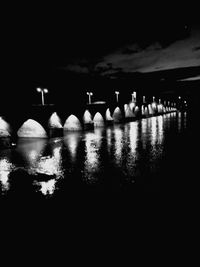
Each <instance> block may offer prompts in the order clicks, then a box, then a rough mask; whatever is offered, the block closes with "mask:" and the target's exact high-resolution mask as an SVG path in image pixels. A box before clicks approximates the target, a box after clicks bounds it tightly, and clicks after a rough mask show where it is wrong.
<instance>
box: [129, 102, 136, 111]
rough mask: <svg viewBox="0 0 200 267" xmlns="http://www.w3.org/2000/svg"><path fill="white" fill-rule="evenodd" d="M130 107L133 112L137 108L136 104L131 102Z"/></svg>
mask: <svg viewBox="0 0 200 267" xmlns="http://www.w3.org/2000/svg"><path fill="white" fill-rule="evenodd" d="M129 107H130V109H131V110H133V109H134V108H135V103H133V102H131V103H130V104H129Z"/></svg>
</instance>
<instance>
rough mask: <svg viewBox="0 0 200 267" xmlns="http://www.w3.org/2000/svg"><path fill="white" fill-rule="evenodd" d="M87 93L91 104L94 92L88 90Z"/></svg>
mask: <svg viewBox="0 0 200 267" xmlns="http://www.w3.org/2000/svg"><path fill="white" fill-rule="evenodd" d="M87 95H88V97H89V104H91V103H92V102H91V96H93V93H92V92H87Z"/></svg>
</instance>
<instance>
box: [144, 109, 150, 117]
mask: <svg viewBox="0 0 200 267" xmlns="http://www.w3.org/2000/svg"><path fill="white" fill-rule="evenodd" d="M144 115H145V116H148V115H149V110H148V107H145V109H144Z"/></svg>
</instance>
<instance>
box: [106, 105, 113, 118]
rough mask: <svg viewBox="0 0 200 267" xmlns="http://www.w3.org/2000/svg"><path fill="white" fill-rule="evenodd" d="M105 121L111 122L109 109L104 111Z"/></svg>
mask: <svg viewBox="0 0 200 267" xmlns="http://www.w3.org/2000/svg"><path fill="white" fill-rule="evenodd" d="M106 120H107V121H113V118H112V116H111V113H110V109H109V108H107V110H106Z"/></svg>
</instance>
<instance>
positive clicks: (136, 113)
mask: <svg viewBox="0 0 200 267" xmlns="http://www.w3.org/2000/svg"><path fill="white" fill-rule="evenodd" d="M139 112H140V110H139V107H138V106H136V107H135V109H134V115H135V116H137V115H138V113H139Z"/></svg>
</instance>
